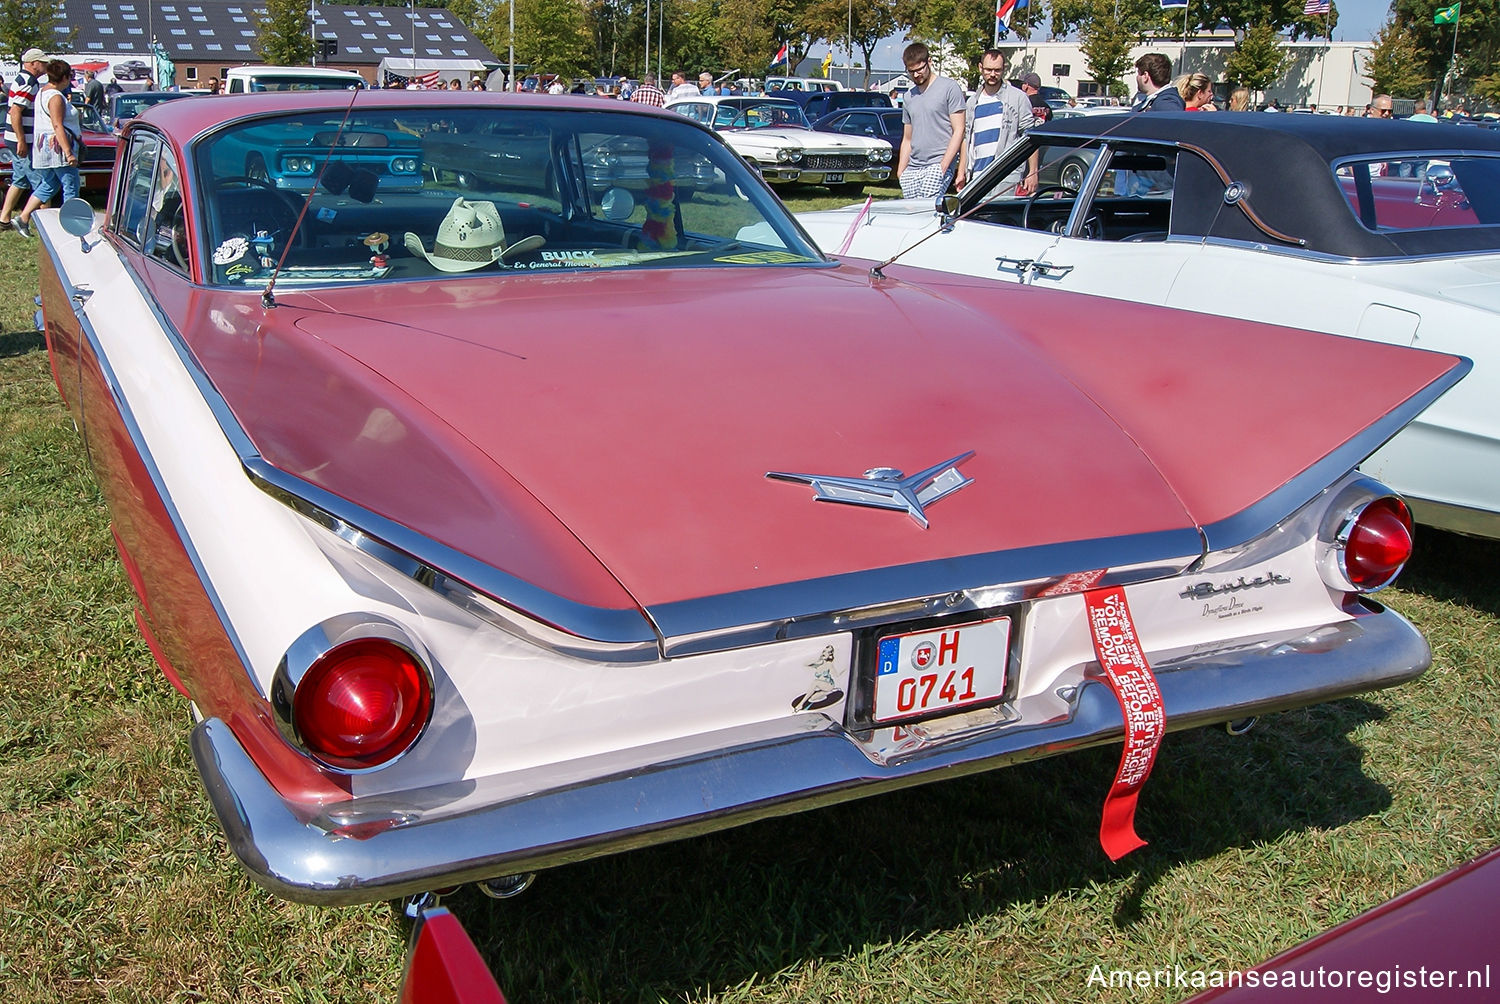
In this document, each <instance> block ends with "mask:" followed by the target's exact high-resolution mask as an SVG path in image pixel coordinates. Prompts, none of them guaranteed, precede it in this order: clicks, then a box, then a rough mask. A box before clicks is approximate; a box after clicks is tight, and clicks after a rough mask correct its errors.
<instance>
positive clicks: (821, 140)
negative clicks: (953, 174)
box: [667, 96, 893, 195]
mask: <svg viewBox="0 0 1500 1004" xmlns="http://www.w3.org/2000/svg"><path fill="white" fill-rule="evenodd" d="M667 107H668V108H669V109H671V110H672V111H674V112H681V113H682V114H683V115H686V116H687V117H688V118H690V119H693V120H695V121H698V122H701V123H703V124H704V125H706V126H709V127H711V128H712V129H713V130H714V131H715V132H717V133H719V134H720V135H721V136H723V137H724V141H725V142H726V143H728V144H729V147H730V149H732V150H734V152H735V153H737V154H739V155H740V156H741V157H744V158H745V160H746V161H748V162H749V163H751V164H754V165H755V166H756V167H757V168H758V169H759V170H760V174H761V177H763V178H765V179H766V181H768V182H770V183H771V184H773V185H780V184H788V183H791V182H801V183H803V184H806V185H827V186H828V187H829V188H832V189H834V190H835V191H838V192H842V193H845V194H850V195H856V194H858V193H859V192H862V191H863V190H864V187H865V185H866V184H868V183H870V182H881V181H885V180H886V179H887V178H889V177H890V176H891V160H892V157H893V151H892V149H891V145H890V144H889V143H887V142H886V141H885V140H883V139H875V138H873V137H871V136H845V135H839V134H836V133H826V132H817V131H815V130H814V129H813V127H812V125H811V124H810V123H809V122H808V121H807V116H806V115H805V114H803V112H802V107H801V106H800V105H798V104H797V102H795V101H792V100H791V99H789V98H772V97H761V98H743V97H729V96H725V97H697V98H685V99H684V100H682V101H674V102H672V103H671V104H669V105H667Z"/></svg>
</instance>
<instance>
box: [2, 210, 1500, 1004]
mask: <svg viewBox="0 0 1500 1004" xmlns="http://www.w3.org/2000/svg"><path fill="white" fill-rule="evenodd" d="M883 194H889V192H888V191H884V192H883ZM840 201H845V200H831V201H828V202H825V203H824V204H837V203H838V202H840ZM799 206H800V200H799ZM36 246H37V245H36V242H34V241H33V242H30V243H27V242H24V241H23V240H22V239H21V238H19V237H17V236H16V235H14V234H13V233H10V232H6V233H3V234H0V625H3V627H0V672H3V686H0V987H3V988H5V992H4V994H3V999H4V1000H5V1001H6V1002H7V1004H9V1002H14V1001H20V1002H33V1001H35V1002H53V1001H95V1000H108V1001H142V1002H152V1004H162V1002H168V1001H214V1002H217V1001H226V1002H229V1001H232V1002H282V1001H340V1002H342V1001H389V1000H392V999H394V994H395V987H396V982H397V979H398V976H399V973H400V970H401V964H402V954H403V952H402V949H403V946H402V933H403V932H402V925H401V922H400V920H399V918H398V917H397V916H396V913H395V911H393V910H392V909H391V908H390V907H389V906H387V905H374V906H367V907H359V908H341V909H316V908H310V907H305V906H298V905H293V904H289V903H285V902H281V901H279V900H277V899H274V898H273V897H271V896H270V895H269V894H267V893H264V892H262V891H260V889H259V888H258V887H256V886H254V885H253V884H252V883H251V882H249V881H248V879H246V878H245V876H244V874H243V872H242V871H241V869H240V868H239V866H238V864H237V863H236V862H235V861H234V859H233V858H232V856H231V855H230V853H229V851H228V849H227V847H226V846H225V843H224V841H223V839H222V837H221V836H220V834H219V831H218V828H217V825H216V823H215V820H214V818H213V815H212V812H211V810H210V809H209V806H208V803H207V801H206V799H205V797H204V795H203V793H202V791H201V789H200V786H199V783H198V780H197V777H196V774H195V773H194V770H193V767H192V763H191V757H190V755H189V752H188V742H187V737H188V731H189V727H190V718H189V712H188V708H187V707H186V705H185V703H184V702H183V701H182V700H181V699H180V698H179V697H178V696H177V695H176V693H175V692H174V691H173V690H172V689H171V688H170V687H169V686H168V685H167V683H166V682H165V681H164V680H163V679H162V677H161V675H160V673H159V672H158V671H157V670H156V668H155V666H154V664H153V662H152V659H151V656H150V654H149V653H148V652H147V650H146V647H145V645H144V644H143V643H142V641H141V640H140V638H139V636H138V635H137V633H136V630H135V625H134V622H133V607H132V600H131V595H130V591H129V587H128V585H127V583H126V580H125V577H124V575H123V573H122V571H121V569H120V567H119V565H118V562H117V561H116V558H115V554H114V548H113V544H112V541H111V538H110V533H109V525H108V516H107V514H106V512H105V510H104V507H103V504H102V502H101V499H100V496H99V493H98V491H97V490H96V489H95V487H94V485H93V482H92V480H91V478H90V476H89V473H88V470H87V467H86V463H85V458H84V456H83V451H82V449H81V447H80V444H79V441H78V438H77V436H76V434H75V433H74V431H73V428H72V423H71V421H70V419H69V417H68V415H67V413H66V412H65V411H64V410H63V408H62V407H61V405H60V404H59V402H58V399H57V394H56V389H55V388H54V386H53V384H52V380H51V375H50V372H49V369H48V364H47V357H46V353H45V351H44V348H43V345H42V341H41V338H40V337H39V336H38V335H37V334H36V333H34V332H33V331H32V325H31V312H32V304H31V297H32V296H33V295H34V293H35V282H36V279H35V268H34V257H35V250H36ZM1497 568H1500V547H1497V546H1496V545H1494V544H1490V543H1483V542H1475V541H1470V540H1465V539H1462V538H1458V537H1452V536H1446V535H1441V534H1436V533H1424V534H1422V535H1421V537H1420V540H1419V552H1418V556H1417V558H1416V560H1415V562H1414V563H1413V567H1412V568H1411V569H1410V570H1409V571H1408V573H1407V574H1406V576H1405V577H1404V578H1403V580H1402V584H1401V586H1400V587H1399V588H1397V589H1393V590H1391V591H1389V592H1388V593H1387V594H1385V596H1386V598H1388V601H1389V602H1390V603H1391V604H1392V605H1394V606H1395V607H1397V608H1398V609H1400V610H1401V611H1402V612H1404V613H1406V614H1407V616H1409V617H1411V618H1413V619H1414V620H1415V621H1416V622H1417V623H1418V624H1419V625H1420V626H1421V627H1422V628H1423V629H1424V631H1425V632H1426V633H1427V635H1428V637H1429V638H1430V639H1431V641H1432V644H1433V648H1434V650H1435V654H1436V663H1435V665H1434V667H1433V669H1432V670H1431V671H1430V672H1429V673H1428V674H1427V675H1426V676H1425V677H1423V678H1422V679H1421V680H1420V681H1418V682H1416V683H1414V684H1411V685H1408V686H1406V687H1403V688H1400V689H1398V690H1394V691H1387V692H1382V693H1378V694H1371V695H1368V696H1366V697H1362V698H1355V699H1349V700H1343V701H1338V702H1335V703H1333V704H1329V705H1324V706H1320V707H1316V708H1312V709H1308V710H1304V711H1298V712H1292V713H1288V714H1283V715H1278V716H1275V717H1273V718H1271V719H1268V720H1267V721H1265V722H1263V723H1262V725H1261V727H1260V728H1259V729H1258V730H1256V731H1255V732H1253V733H1251V734H1250V735H1248V736H1246V737H1243V738H1238V739H1236V738H1231V737H1229V736H1227V735H1225V734H1224V733H1223V732H1222V731H1209V730H1204V731H1197V732H1192V733H1186V734H1175V735H1172V736H1169V737H1168V739H1167V741H1166V744H1165V746H1164V748H1163V750H1162V753H1161V756H1160V758H1159V759H1158V762H1157V766H1156V770H1155V773H1154V775H1153V776H1152V778H1151V780H1150V782H1149V783H1148V785H1147V787H1146V791H1145V794H1144V796H1143V798H1142V805H1141V812H1140V816H1139V827H1140V829H1141V831H1142V834H1143V835H1144V836H1146V837H1147V838H1148V839H1149V840H1150V841H1151V844H1150V846H1149V847H1147V848H1146V849H1144V850H1143V851H1141V852H1138V853H1136V854H1134V855H1132V856H1130V857H1128V858H1126V859H1125V860H1124V861H1122V862H1120V863H1119V864H1114V865H1112V864H1110V863H1109V862H1108V861H1107V860H1106V859H1105V858H1104V856H1103V854H1102V853H1101V852H1100V850H1099V847H1098V844H1097V839H1096V834H1097V828H1098V816H1099V809H1100V803H1101V799H1102V796H1103V793H1104V791H1105V790H1106V788H1107V787H1108V784H1109V782H1110V780H1111V778H1112V776H1113V771H1114V767H1115V761H1116V759H1117V757H1118V751H1117V749H1104V750H1095V751H1091V752H1087V753H1083V754H1076V755H1071V756H1068V757H1064V758H1060V759H1054V760H1049V761H1043V762H1039V763H1034V764H1030V765H1027V766H1022V767H1014V768H1010V769H1008V770H1004V771H999V772H995V773H992V774H988V775H984V776H980V777H976V778H969V779H964V780H958V781H951V782H945V783H942V784H938V785H931V786H927V787H923V788H918V789H914V790H910V791H906V792H903V793H899V794H895V795H888V796H884V797H881V798H877V799H871V800H865V801H862V802H858V803H854V804H850V805H846V806H842V807H839V808H834V809H830V810H825V811H820V812H816V813H807V814H803V815H800V816H796V817H791V818H787V819H781V820H775V821H770V822H764V823H758V824H755V825H751V826H747V827H743V828H740V829H737V830H732V831H729V832H726V833H721V834H717V835H714V836H710V837H706V838H702V839H696V840H690V841H686V842H683V843H678V844H673V845H669V846H666V847H660V848H655V849H650V850H644V851H638V852H634V853H630V854H625V855H621V856H618V857H614V858H608V859H604V860H599V861H594V862H589V863H585V864H580V865H574V866H570V867H566V868H560V869H557V870H555V871H551V872H547V873H544V874H543V875H542V876H541V877H540V878H539V879H538V881H537V884H536V886H535V887H534V888H533V889H532V890H531V891H530V892H528V893H526V894H525V895H524V896H521V897H519V898H518V899H515V900H511V901H508V902H500V903H497V902H492V901H490V900H488V899H486V898H484V897H482V896H480V895H478V894H477V893H475V892H473V891H472V890H464V891H462V892H460V893H459V894H458V895H456V896H454V897H452V898H451V899H450V900H449V901H448V903H449V905H450V906H451V907H452V908H453V909H454V911H455V912H456V913H457V914H458V915H459V916H460V917H461V918H462V919H463V921H464V922H465V924H466V925H467V926H468V927H469V929H470V931H471V932H472V933H473V934H474V936H475V938H476V940H478V941H479V943H480V946H481V949H482V951H483V952H484V954H485V956H486V957H487V958H488V959H489V960H490V962H491V963H492V965H493V966H494V968H495V970H496V971H497V973H498V974H499V977H500V980H501V983H502V985H503V986H504V987H505V988H506V990H507V993H508V994H509V995H510V996H511V999H512V1000H513V1001H517V1002H530V1001H551V1000H558V1001H651V1002H654V1001H673V1002H676V1001H724V1002H729V1001H779V1002H794V1001H795V1002H803V1001H830V1002H833V1001H837V1002H858V1001H869V1002H872V1004H876V1002H878V1004H888V1002H901V1001H932V1002H943V1001H973V1002H980V1001H984V1002H988V1001H999V1000H1026V1001H1101V1000H1119V1001H1131V1002H1136V1001H1169V1000H1176V999H1178V998H1179V997H1181V996H1184V994H1183V992H1181V991H1180V990H1175V989H1172V988H1168V987H1159V988H1156V989H1152V990H1147V991H1144V992H1131V991H1127V990H1114V991H1108V990H1105V989H1102V988H1101V987H1099V986H1097V985H1092V984H1091V983H1090V974H1091V972H1092V971H1093V968H1094V967H1095V966H1096V965H1097V966H1100V967H1102V969H1103V970H1105V971H1107V970H1110V969H1132V970H1135V969H1143V968H1145V969H1158V968H1167V967H1171V966H1173V965H1182V966H1184V967H1188V968H1194V967H1204V968H1210V969H1233V968H1239V967H1244V966H1248V965H1250V964H1252V963H1254V962H1256V961H1258V960H1260V959H1262V958H1264V957H1265V956H1267V955H1269V954H1271V953H1273V952H1276V951H1278V950H1280V949H1282V948H1285V947H1287V946H1288V945H1291V944H1293V943H1295V942H1297V941H1299V940H1301V939H1303V938H1305V937H1307V936H1309V935H1311V934H1313V933H1315V932H1317V931H1319V930H1321V929H1323V928H1325V927H1327V926H1329V925H1330V924H1333V923H1336V922H1338V921H1341V920H1344V919H1346V918H1348V917H1351V916H1353V915H1354V914H1356V913H1358V912H1360V911H1362V910H1364V909H1366V908H1367V907H1369V906H1372V905H1374V904H1375V903H1378V902H1380V901H1381V900H1383V899H1386V898H1387V897H1389V896H1390V895H1392V894H1393V893H1396V892H1398V891H1400V890H1402V889H1404V888H1407V887H1409V886H1411V885H1414V884H1415V883H1417V882H1419V881H1421V880H1423V879H1425V878H1429V877H1431V876H1433V875H1436V874H1438V873H1440V872H1442V871H1444V870H1446V869H1447V868H1449V867H1451V866H1452V865H1454V864H1457V863H1458V862H1460V861H1463V860H1465V859H1466V858H1469V857H1471V856H1473V855H1474V854H1476V853H1478V852H1479V851H1481V850H1484V849H1486V848H1488V847H1489V846H1491V845H1492V844H1495V843H1497V842H1500V841H1497V835H1500V757H1497V755H1496V750H1497V748H1500V710H1497V709H1500V697H1497V694H1496V683H1497V681H1496V672H1495V668H1494V667H1495V665H1496V663H1497V661H1500V589H1497V586H1496V582H1497V573H1496V569H1497ZM1405 961H1407V960H1403V962H1405ZM1483 961H1491V962H1496V963H1500V950H1497V958H1495V959H1491V960H1475V962H1476V964H1478V963H1480V962H1483ZM1475 999H1476V1000H1477V999H1479V998H1478V997H1476V998H1475Z"/></svg>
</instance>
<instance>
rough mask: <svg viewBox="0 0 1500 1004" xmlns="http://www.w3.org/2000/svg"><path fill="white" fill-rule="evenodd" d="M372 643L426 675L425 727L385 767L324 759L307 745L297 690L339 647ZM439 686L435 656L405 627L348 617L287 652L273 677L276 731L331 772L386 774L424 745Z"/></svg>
mask: <svg viewBox="0 0 1500 1004" xmlns="http://www.w3.org/2000/svg"><path fill="white" fill-rule="evenodd" d="M371 639H373V640H380V641H384V642H387V643H389V644H392V645H394V646H396V647H398V648H400V649H404V650H405V651H406V653H407V654H408V655H410V656H411V658H412V660H413V661H414V662H415V663H416V665H417V668H418V669H419V670H420V671H421V674H422V677H423V685H424V686H425V687H426V689H427V695H428V702H427V703H428V707H427V714H426V716H425V719H424V720H423V721H422V723H421V726H420V727H419V728H418V729H417V730H416V731H415V732H414V733H413V735H412V736H411V737H410V739H409V740H408V741H407V742H406V745H405V746H404V747H403V748H402V749H401V750H399V751H398V752H397V753H396V754H395V755H393V756H390V757H388V758H387V759H384V760H382V761H381V762H380V763H375V764H370V765H368V766H357V765H354V764H352V763H350V762H348V761H347V760H344V759H342V758H340V759H334V758H329V757H327V756H324V755H322V754H321V753H320V752H319V751H318V750H316V749H314V748H312V747H311V746H310V745H309V744H308V743H307V742H306V740H305V739H304V738H303V736H302V735H301V734H300V732H299V730H298V728H297V721H296V698H297V688H298V687H299V686H300V685H301V684H302V683H303V681H304V680H306V679H307V676H308V674H309V673H310V672H311V671H312V669H313V667H314V666H316V665H317V664H318V663H319V662H320V661H321V660H322V659H323V658H324V657H326V656H327V655H328V654H329V653H331V652H333V651H334V650H335V649H337V648H338V647H339V646H341V645H345V644H348V643H349V642H353V641H361V640H371ZM434 684H435V680H434V676H433V672H432V656H431V654H430V653H429V652H428V650H427V648H426V646H424V645H422V644H421V642H419V641H417V640H416V639H415V638H413V637H412V635H411V633H410V632H408V631H407V630H406V629H405V628H404V627H402V626H401V625H400V624H397V623H396V622H395V621H392V620H390V619H388V618H385V617H381V616H379V615H378V614H370V613H347V614H339V615H336V616H334V617H330V618H327V619H325V620H323V621H320V622H319V623H317V624H315V625H313V626H312V627H310V628H308V629H307V630H306V631H304V632H302V634H301V635H299V636H298V637H297V639H296V640H295V641H294V642H292V644H291V645H289V646H288V647H287V650H286V654H285V655H283V656H282V657H281V661H280V662H279V663H278V664H277V666H276V672H275V674H274V675H273V676H272V679H271V692H270V694H269V698H270V703H271V711H272V713H273V717H274V718H275V721H276V727H277V729H278V730H280V732H281V735H282V738H284V739H285V740H286V741H287V743H288V744H289V745H291V746H292V747H293V748H294V749H296V750H297V751H298V752H300V753H301V754H303V755H304V756H306V757H308V758H309V759H311V760H314V761H316V762H317V763H318V764H319V765H321V766H323V767H325V768H327V769H329V770H335V771H338V772H339V773H342V774H350V775H354V774H366V773H369V772H371V771H378V770H385V769H387V768H388V767H390V766H391V765H392V764H395V763H398V762H400V761H401V760H402V759H403V758H404V757H405V756H406V755H407V754H409V753H410V752H411V751H412V750H413V749H414V748H415V747H416V746H417V744H418V743H419V742H421V739H422V736H423V735H425V734H426V732H427V728H428V726H429V725H430V724H431V722H432V713H433V709H434V708H435V707H436V704H437V695H436V691H435V686H434Z"/></svg>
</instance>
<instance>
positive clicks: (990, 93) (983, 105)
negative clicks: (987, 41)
mask: <svg viewBox="0 0 1500 1004" xmlns="http://www.w3.org/2000/svg"><path fill="white" fill-rule="evenodd" d="M1035 121H1036V119H1035V117H1034V116H1033V115H1032V113H1031V102H1030V101H1029V100H1028V99H1027V97H1026V95H1025V94H1024V93H1022V92H1021V89H1020V88H1019V87H1014V86H1012V85H1011V83H1010V81H1008V80H1006V79H1005V53H1003V52H1001V51H1000V50H999V49H986V50H984V53H983V54H982V55H980V57H979V89H978V90H977V91H975V92H974V93H973V94H972V95H970V97H969V100H968V101H967V103H965V105H964V145H963V146H962V147H961V148H960V149H959V154H958V155H959V158H960V159H959V165H960V166H959V170H958V173H957V176H958V177H960V178H963V179H964V180H965V183H967V181H968V179H970V178H972V177H974V175H976V174H978V173H979V172H980V171H982V170H984V169H985V168H986V167H988V166H989V165H990V161H992V160H994V159H995V157H996V156H997V155H999V153H1000V152H1001V151H1002V150H1004V149H1006V148H1007V147H1009V146H1010V145H1011V144H1012V143H1014V142H1015V141H1016V139H1017V138H1018V137H1019V136H1020V135H1021V133H1023V132H1025V131H1026V130H1027V129H1030V128H1031V125H1032V123H1033V122H1035ZM1038 166H1039V164H1038V157H1037V155H1033V156H1032V160H1031V164H1030V167H1029V168H1028V171H1027V175H1026V177H1024V178H1022V179H1020V181H1019V182H1018V183H1017V185H1016V189H1015V191H1016V194H1017V195H1030V194H1031V192H1032V191H1034V190H1035V186H1036V176H1037V168H1038Z"/></svg>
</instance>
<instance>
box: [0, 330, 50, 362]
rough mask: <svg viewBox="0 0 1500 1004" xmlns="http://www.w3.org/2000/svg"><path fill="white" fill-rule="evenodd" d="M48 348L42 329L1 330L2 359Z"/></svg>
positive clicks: (0, 355)
mask: <svg viewBox="0 0 1500 1004" xmlns="http://www.w3.org/2000/svg"><path fill="white" fill-rule="evenodd" d="M46 348H47V342H46V339H44V338H43V337H42V333H41V332H40V331H3V332H0V359H9V358H11V357H12V356H24V355H26V353H28V352H36V351H39V350H45V349H46Z"/></svg>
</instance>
